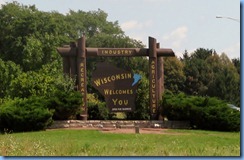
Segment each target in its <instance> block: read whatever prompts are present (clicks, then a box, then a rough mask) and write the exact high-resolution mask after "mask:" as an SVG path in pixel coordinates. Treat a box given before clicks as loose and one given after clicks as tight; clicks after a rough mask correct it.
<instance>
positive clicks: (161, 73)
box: [157, 43, 164, 120]
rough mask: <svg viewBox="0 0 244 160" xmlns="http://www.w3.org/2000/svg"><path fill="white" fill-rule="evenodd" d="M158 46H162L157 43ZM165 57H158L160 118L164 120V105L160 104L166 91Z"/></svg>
mask: <svg viewBox="0 0 244 160" xmlns="http://www.w3.org/2000/svg"><path fill="white" fill-rule="evenodd" d="M157 48H160V44H159V43H157ZM163 62H164V59H163V57H158V58H157V65H158V66H157V75H158V107H159V108H158V113H159V115H158V119H159V120H163V118H162V116H161V112H162V106H161V105H160V101H161V100H162V95H163V93H164V64H163Z"/></svg>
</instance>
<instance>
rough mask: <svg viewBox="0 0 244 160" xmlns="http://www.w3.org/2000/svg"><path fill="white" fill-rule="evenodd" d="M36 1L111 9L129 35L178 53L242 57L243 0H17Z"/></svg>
mask: <svg viewBox="0 0 244 160" xmlns="http://www.w3.org/2000/svg"><path fill="white" fill-rule="evenodd" d="M17 1H18V2H19V3H21V4H25V5H33V4H35V5H36V7H37V8H38V9H39V10H43V11H54V10H55V11H58V12H60V13H64V14H65V13H67V12H68V11H69V10H70V9H71V10H75V11H77V10H83V11H90V10H97V9H98V8H100V9H102V10H104V11H105V12H106V13H108V20H109V21H116V20H117V21H118V22H119V25H120V26H121V28H122V29H123V30H124V31H125V33H126V35H128V36H130V37H132V38H135V39H137V40H141V41H142V42H143V43H144V44H145V45H147V44H148V36H152V37H154V38H156V39H157V42H160V43H161V48H172V49H173V50H174V51H175V53H176V55H177V56H182V53H183V52H184V50H188V52H190V53H191V52H192V51H194V50H195V49H197V48H200V47H201V48H208V49H215V50H216V51H217V53H219V54H221V53H222V52H225V53H226V54H227V55H228V57H229V58H231V59H232V58H239V57H240V22H237V21H234V20H231V19H227V18H220V19H219V18H216V16H223V17H232V18H235V19H239V20H240V1H239V0H17ZM4 2H12V0H0V3H4Z"/></svg>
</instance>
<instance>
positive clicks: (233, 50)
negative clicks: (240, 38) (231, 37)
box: [221, 42, 241, 59]
mask: <svg viewBox="0 0 244 160" xmlns="http://www.w3.org/2000/svg"><path fill="white" fill-rule="evenodd" d="M223 52H224V53H225V54H226V55H228V57H229V58H230V59H233V58H238V57H240V53H241V52H240V42H238V43H235V44H233V45H231V46H229V47H227V48H225V49H223V50H222V51H221V53H223Z"/></svg>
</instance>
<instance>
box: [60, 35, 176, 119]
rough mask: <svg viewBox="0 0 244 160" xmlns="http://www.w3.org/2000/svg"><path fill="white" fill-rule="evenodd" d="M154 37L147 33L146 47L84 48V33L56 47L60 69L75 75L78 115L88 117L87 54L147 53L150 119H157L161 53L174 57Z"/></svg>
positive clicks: (129, 54)
mask: <svg viewBox="0 0 244 160" xmlns="http://www.w3.org/2000/svg"><path fill="white" fill-rule="evenodd" d="M159 45H160V44H159V43H157V41H156V39H155V38H152V37H149V48H148V49H147V48H86V40H85V36H83V37H81V38H80V39H78V43H70V45H69V46H64V47H60V48H58V49H57V50H58V52H59V54H60V55H61V56H62V58H63V72H64V73H65V74H67V75H69V76H70V77H74V76H75V75H77V86H78V91H80V93H81V94H82V97H83V105H82V106H81V108H82V114H81V117H82V119H83V120H87V112H88V108H87V77H86V59H87V57H94V56H103V57H137V56H148V57H149V90H150V91H149V107H150V116H151V117H150V118H151V120H157V119H158V114H159V113H158V112H159V104H158V103H159V100H160V98H161V97H162V93H163V92H164V73H163V72H164V69H163V57H173V56H175V53H174V52H173V50H172V49H165V48H160V47H159Z"/></svg>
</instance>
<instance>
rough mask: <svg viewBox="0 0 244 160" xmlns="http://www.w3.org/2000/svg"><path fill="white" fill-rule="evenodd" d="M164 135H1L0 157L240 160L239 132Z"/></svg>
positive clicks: (173, 132)
mask: <svg viewBox="0 0 244 160" xmlns="http://www.w3.org/2000/svg"><path fill="white" fill-rule="evenodd" d="M164 132H165V131H164ZM166 132H167V133H169V134H113V133H101V132H100V131H96V130H61V129H60V130H49V131H41V132H26V133H14V134H2V135H0V155H2V156H240V133H239V132H238V133H232V132H212V131H195V130H167V131H166ZM176 133H177V134H176Z"/></svg>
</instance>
